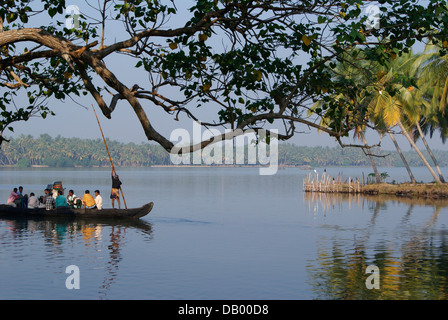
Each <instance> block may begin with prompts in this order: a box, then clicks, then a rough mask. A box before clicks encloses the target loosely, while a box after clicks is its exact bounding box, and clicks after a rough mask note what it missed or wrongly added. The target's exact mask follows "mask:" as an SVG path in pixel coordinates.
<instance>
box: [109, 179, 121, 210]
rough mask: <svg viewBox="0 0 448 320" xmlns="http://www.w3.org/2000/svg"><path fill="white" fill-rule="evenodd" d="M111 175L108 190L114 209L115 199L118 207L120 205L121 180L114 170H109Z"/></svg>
mask: <svg viewBox="0 0 448 320" xmlns="http://www.w3.org/2000/svg"><path fill="white" fill-rule="evenodd" d="M111 176H112V189H111V191H110V198H111V199H112V208H114V209H115V203H114V202H115V199H116V200H117V202H118V209H121V205H120V189H121V181H120V179H119V178H118V174H117V173H116V172H115V173H114V170H112V172H111Z"/></svg>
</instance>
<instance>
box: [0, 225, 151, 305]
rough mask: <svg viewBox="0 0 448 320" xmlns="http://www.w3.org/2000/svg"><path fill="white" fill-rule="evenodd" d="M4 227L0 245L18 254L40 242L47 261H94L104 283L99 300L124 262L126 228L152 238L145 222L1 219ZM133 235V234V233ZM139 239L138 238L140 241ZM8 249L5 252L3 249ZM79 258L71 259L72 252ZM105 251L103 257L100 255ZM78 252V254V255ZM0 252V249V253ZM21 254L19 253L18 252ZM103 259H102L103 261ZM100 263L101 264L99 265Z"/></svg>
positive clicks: (100, 289)
mask: <svg viewBox="0 0 448 320" xmlns="http://www.w3.org/2000/svg"><path fill="white" fill-rule="evenodd" d="M0 223H3V224H5V225H6V229H4V232H2V233H1V234H0V246H3V247H4V248H7V247H8V246H14V245H15V244H17V245H18V246H17V247H16V250H17V252H20V250H21V249H20V248H21V246H23V245H24V244H26V243H30V242H36V239H42V240H43V243H44V247H45V252H46V257H45V259H46V260H49V261H51V260H54V259H63V260H64V261H73V260H74V261H82V263H85V257H84V256H85V255H88V256H90V259H94V260H95V259H96V261H95V263H94V264H95V267H94V268H95V269H98V270H100V271H101V276H102V277H103V280H102V281H101V284H100V285H99V287H98V289H97V293H98V298H99V299H106V298H107V295H108V293H109V291H110V289H111V287H112V286H113V284H114V283H115V282H116V280H117V278H118V276H119V268H120V262H121V261H122V260H123V256H122V249H123V247H124V246H125V244H126V240H127V239H126V236H127V231H128V229H130V228H132V229H133V231H137V233H138V234H140V235H143V238H144V240H145V241H151V240H152V238H153V230H152V225H151V223H149V222H146V221H144V220H113V221H107V220H106V221H105V220H95V219H85V220H83V219H78V218H77V219H75V218H58V217H45V218H43V217H42V218H37V217H36V218H30V219H24V218H16V219H4V218H1V219H0ZM133 233H134V234H135V232H133ZM139 240H141V238H140V239H139ZM6 250H7V249H6ZM74 251H76V252H77V254H80V255H81V256H82V258H79V257H76V256H75V258H72V257H73V255H74V254H75V253H73V252H74ZM101 251H104V252H103V254H102V256H101V257H100V255H98V253H99V252H101ZM78 252H79V253H78ZM0 253H2V252H1V250H0ZM17 254H20V253H17ZM104 258H106V259H105V260H102V259H104ZM99 262H100V263H99Z"/></svg>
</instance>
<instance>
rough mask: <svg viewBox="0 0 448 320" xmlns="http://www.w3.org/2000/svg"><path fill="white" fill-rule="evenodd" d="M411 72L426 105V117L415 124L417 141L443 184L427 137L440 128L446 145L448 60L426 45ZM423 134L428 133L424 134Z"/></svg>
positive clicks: (447, 132) (437, 49) (432, 46)
mask: <svg viewBox="0 0 448 320" xmlns="http://www.w3.org/2000/svg"><path fill="white" fill-rule="evenodd" d="M411 69H412V71H413V72H415V73H416V74H417V76H418V84H419V87H420V88H421V90H422V92H423V93H424V96H423V97H422V99H421V101H422V103H423V105H424V108H422V110H421V111H422V112H421V114H422V115H423V117H422V119H421V121H417V122H416V124H415V126H416V128H417V131H418V134H416V135H415V137H416V138H418V137H420V138H421V139H422V142H423V144H424V145H425V147H426V149H427V150H428V153H429V155H430V156H431V159H432V160H433V162H434V164H435V166H436V169H437V172H438V174H439V177H440V180H441V181H442V182H445V179H444V178H443V175H442V172H441V170H440V167H439V164H438V163H437V159H436V157H435V156H434V154H433V152H432V150H431V149H430V148H429V145H428V143H427V141H426V138H425V133H427V131H428V128H430V130H431V136H432V133H433V132H434V130H435V129H437V128H438V129H440V132H441V137H442V141H443V142H445V139H446V136H447V134H448V131H447V130H448V121H447V120H448V119H447V117H446V116H447V115H446V112H445V111H446V109H447V96H448V57H447V56H446V55H440V47H438V46H435V45H427V46H426V48H425V52H424V53H422V54H420V55H419V56H418V57H417V58H416V59H415V62H414V64H413V66H412V67H411ZM423 111H424V112H423ZM420 122H422V124H421V123H420ZM422 126H424V127H426V130H422ZM423 131H426V132H425V133H424V132H423Z"/></svg>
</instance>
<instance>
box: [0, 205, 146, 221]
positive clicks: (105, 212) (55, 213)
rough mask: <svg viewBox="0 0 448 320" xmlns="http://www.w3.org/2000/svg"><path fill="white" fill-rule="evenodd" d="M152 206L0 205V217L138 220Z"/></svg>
mask: <svg viewBox="0 0 448 320" xmlns="http://www.w3.org/2000/svg"><path fill="white" fill-rule="evenodd" d="M153 206H154V203H153V202H150V203H147V204H145V205H143V206H141V207H140V208H132V209H112V208H110V209H109V208H107V209H102V210H98V209H72V208H57V209H53V210H45V208H38V209H28V208H15V207H12V206H8V205H0V218H1V217H75V218H77V217H79V218H97V219H101V218H109V219H110V218H112V219H123V218H124V219H139V218H141V217H143V216H146V215H147V214H148V213H149V212H150V211H151V210H152V207H153Z"/></svg>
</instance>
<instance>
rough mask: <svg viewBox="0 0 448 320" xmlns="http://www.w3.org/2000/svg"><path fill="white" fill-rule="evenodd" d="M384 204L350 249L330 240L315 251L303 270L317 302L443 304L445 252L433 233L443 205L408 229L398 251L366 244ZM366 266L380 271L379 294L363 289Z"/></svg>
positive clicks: (440, 236) (447, 287)
mask: <svg viewBox="0 0 448 320" xmlns="http://www.w3.org/2000/svg"><path fill="white" fill-rule="evenodd" d="M380 206H384V201H381V202H375V206H374V207H373V214H372V219H371V220H370V222H369V224H368V225H367V227H366V233H364V237H357V238H356V239H355V240H354V243H352V244H347V241H343V240H340V239H339V240H338V239H335V240H332V242H331V245H330V247H328V246H324V245H320V246H319V249H318V253H317V259H316V261H313V263H311V264H310V265H309V266H308V270H309V272H310V280H309V282H310V284H311V285H312V287H313V291H314V292H315V294H316V296H317V298H318V299H357V300H358V299H371V300H376V299H380V300H384V299H388V300H392V299H414V300H421V299H431V300H432V299H446V298H448V281H447V280H448V279H447V277H448V246H447V243H446V236H445V234H446V233H445V232H444V231H442V232H436V231H435V229H434V225H435V223H436V222H437V219H438V217H439V213H440V210H441V208H442V207H443V205H436V206H435V210H434V213H433V215H432V216H431V218H430V219H429V221H428V222H427V223H426V224H424V225H423V226H421V227H414V228H410V231H408V235H407V237H406V238H405V239H404V237H405V236H406V235H400V239H403V240H402V241H401V243H400V245H399V246H397V245H395V244H394V243H392V242H388V241H386V240H377V241H376V243H373V244H372V243H371V241H370V243H369V239H370V235H371V234H372V233H373V228H374V226H375V219H376V217H377V216H378V213H379V210H378V209H379V208H380ZM414 207H415V204H410V205H409V210H407V212H406V215H405V217H404V218H403V219H402V220H401V223H402V224H407V221H408V220H409V219H410V216H411V214H412V209H413V208H414ZM368 265H375V266H377V267H378V268H379V270H380V289H379V290H376V289H370V290H369V289H367V287H366V284H365V281H366V279H367V278H368V276H369V275H370V274H366V268H367V266H368Z"/></svg>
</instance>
